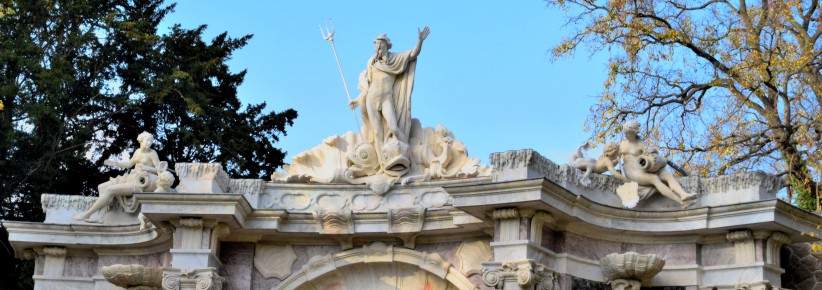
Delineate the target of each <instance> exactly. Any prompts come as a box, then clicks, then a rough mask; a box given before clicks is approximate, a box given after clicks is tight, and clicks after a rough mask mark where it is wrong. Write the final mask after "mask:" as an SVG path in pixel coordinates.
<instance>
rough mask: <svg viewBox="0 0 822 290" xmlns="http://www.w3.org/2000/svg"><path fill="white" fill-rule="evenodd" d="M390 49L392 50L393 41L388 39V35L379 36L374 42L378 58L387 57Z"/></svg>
mask: <svg viewBox="0 0 822 290" xmlns="http://www.w3.org/2000/svg"><path fill="white" fill-rule="evenodd" d="M389 49H391V39H390V38H388V35H386V34H385V33H383V34H380V35H379V36H377V39H375V40H374V50H375V51H376V53H377V58H382V57H383V56H385V55H387V54H388V50H389Z"/></svg>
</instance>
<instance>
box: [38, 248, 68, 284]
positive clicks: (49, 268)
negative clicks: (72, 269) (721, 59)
mask: <svg viewBox="0 0 822 290" xmlns="http://www.w3.org/2000/svg"><path fill="white" fill-rule="evenodd" d="M41 253H42V254H43V256H45V257H44V259H43V276H45V277H62V276H63V269H64V268H65V265H66V248H63V247H43V249H42V250H41Z"/></svg>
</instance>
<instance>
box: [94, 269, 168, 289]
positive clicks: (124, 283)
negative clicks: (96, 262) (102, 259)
mask: <svg viewBox="0 0 822 290" xmlns="http://www.w3.org/2000/svg"><path fill="white" fill-rule="evenodd" d="M100 272H102V273H103V277H104V278H106V280H107V281H108V282H110V283H111V284H114V285H117V286H120V287H123V288H126V289H129V290H156V289H160V287H162V283H163V269H161V268H156V267H145V266H142V265H120V264H115V265H110V266H104V267H103V268H101V269H100Z"/></svg>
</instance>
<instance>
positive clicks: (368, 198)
mask: <svg viewBox="0 0 822 290" xmlns="http://www.w3.org/2000/svg"><path fill="white" fill-rule="evenodd" d="M429 33H430V30H429V29H428V28H427V27H426V28H423V29H420V30H419V37H418V43H417V45H416V47H415V48H413V49H411V50H410V51H407V52H404V53H396V54H395V53H392V52H390V51H389V49H390V48H391V41H390V39H389V38H388V37H387V36H386V35H384V34H383V35H380V36H379V37H377V39H376V40H375V41H374V46H375V50H376V52H375V55H374V56H373V57H371V58H370V59H369V61H368V63H367V65H366V69H365V70H364V71H363V73H362V74H361V76H360V95H359V96H358V97H357V98H355V99H354V100H352V101H351V102H350V104H349V105H350V106H351V108H352V109H357V108H359V110H360V113H361V114H360V115H361V117H362V127H361V128H360V130H359V131H358V132H347V133H344V134H341V135H335V136H331V137H328V138H326V139H325V140H324V141H323V142H322V143H321V144H319V145H317V146H315V147H314V148H311V149H309V150H307V151H305V152H302V153H300V154H297V155H296V156H295V157H294V158H293V161H292V164H291V165H289V166H286V167H285V168H284V170H283V171H280V172H276V173H275V174H273V176H272V177H271V180H263V179H254V178H252V179H245V178H231V177H230V176H229V175H228V174H227V173H226V172H225V171H224V167H223V165H222V164H219V163H186V162H177V163H176V164H174V171H171V170H170V169H169V168H168V167H169V166H168V164H167V163H166V162H165V161H161V160H160V158H159V155H158V153H157V152H156V151H155V150H153V149H152V143H153V142H154V141H155V140H154V137H153V136H152V135H151V134H149V133H146V132H143V133H141V134H139V136H137V139H136V140H137V142H138V143H139V147H138V148H136V150H135V151H134V153H133V154H132V155H131V156H130V158H128V159H127V160H121V161H114V160H107V161H105V165H107V166H111V167H114V168H119V169H124V170H127V171H126V172H125V173H124V174H122V175H121V176H118V177H115V178H112V179H111V180H109V181H107V182H105V183H102V184H100V185H99V187H98V190H99V194H100V196H99V197H98V198H96V199H95V198H93V197H86V196H77V195H57V194H43V195H42V200H41V204H42V205H43V209H44V211H45V213H46V219H45V221H44V222H42V223H33V222H16V221H3V224H4V225H5V226H6V228H7V229H8V232H9V241H10V242H11V243H12V246H13V247H14V249H15V254H16V256H17V257H20V258H25V259H35V264H36V266H35V275H33V279H34V281H35V289H114V288H116V287H121V288H125V289H129V290H155V289H163V290H195V289H197V290H220V289H224V288H223V287H226V288H227V289H253V290H269V289H270V290H320V289H321V290H330V289H368V290H389V289H429V290H454V289H459V290H477V289H484V290H489V289H505V290H557V289H609V288H610V289H613V290H639V289H643V287H670V288H666V289H718V290H738V289H751V290H766V289H784V288H781V287H782V285H784V284H783V282H782V280H780V279H784V278H780V277H781V276H780V275H781V274H783V273H784V272H787V271H790V269H791V267H796V266H797V265H799V266H800V267H806V268H807V267H808V266H807V263H805V262H804V260H806V259H802V260H803V261H802V262H801V263H800V262H793V264H787V265H783V260H784V259H782V258H781V257H780V255H781V250H782V249H784V248H783V245H789V244H791V243H794V242H808V241H818V240H819V238H818V237H820V236H822V229H820V228H819V226H818V225H819V224H822V217H821V216H819V215H816V214H813V213H809V212H805V211H802V210H799V209H796V208H794V207H792V206H791V205H790V204H788V203H786V202H784V201H781V200H779V199H777V198H776V193H777V192H778V191H779V190H780V188H782V186H783V182H782V179H781V178H780V177H778V176H772V175H767V174H764V173H761V172H753V173H737V174H733V175H728V176H718V177H708V178H705V177H697V176H688V177H683V178H677V177H675V176H674V175H673V174H672V173H671V172H669V171H667V170H666V167H667V166H668V161H667V160H666V159H665V158H663V157H662V156H661V155H660V153H659V149H658V148H657V147H656V146H653V145H652V144H647V140H643V139H642V138H640V134H639V133H640V126H639V123H638V122H636V121H628V122H626V123H625V124H624V125H623V133H624V136H623V138H622V140H620V141H619V142H615V143H607V144H605V146H604V148H603V153H602V154H601V155H600V156H599V157H598V158H596V159H588V158H585V152H586V150H588V149H590V148H591V147H592V144H591V143H586V144H584V145H582V146H580V147H579V149H578V150H577V152H576V154H574V155H573V157H572V160H571V162H570V164H567V165H558V164H556V163H553V162H551V161H550V160H548V159H546V158H544V157H542V156H541V155H539V154H538V153H537V152H535V151H533V150H529V149H526V150H511V151H505V152H498V153H493V154H491V156H490V158H489V159H490V163H491V165H490V167H484V166H481V165H480V163H479V160H478V159H476V158H472V157H470V156H469V155H468V152H467V150H466V147H465V145H464V144H463V143H462V142H460V141H459V140H457V139H456V137H455V136H454V134H453V133H452V132H451V131H449V130H448V129H447V128H445V127H443V126H435V127H433V128H427V127H423V126H422V124H421V122H420V121H419V120H417V119H414V118H412V116H411V112H410V107H411V106H410V104H411V94H412V89H413V85H414V70H415V66H416V63H417V58H418V56H419V53H420V50H421V47H422V43H423V41H424V40H425V39H426V38H427V36H428V35H429ZM592 173H594V174H592ZM603 173H610V175H605V174H603ZM175 175H176V178H178V179H179V184H178V185H177V186H176V188H175V189H172V188H171V186H172V185H173V184H174V183H175ZM680 180H681V181H682V184H680ZM362 185H365V186H362ZM683 185H684V186H683ZM685 189H687V190H685ZM176 192H180V193H176ZM656 192H659V193H660V195H661V196H662V197H664V198H662V197H660V195H655V194H654V193H656ZM643 200H644V201H643ZM670 200H672V201H673V202H672V201H670ZM640 201H643V203H642V205H638V203H639V202H640ZM692 202H695V203H694V204H695V206H694V207H697V206H698V207H700V208H697V209H687V210H683V209H682V208H680V207H688V206H690V205H692ZM117 205H119V207H118V206H117ZM621 207H624V208H621ZM783 268H784V269H783ZM797 289H802V288H797ZM808 289H810V288H808ZM813 289H816V288H813Z"/></svg>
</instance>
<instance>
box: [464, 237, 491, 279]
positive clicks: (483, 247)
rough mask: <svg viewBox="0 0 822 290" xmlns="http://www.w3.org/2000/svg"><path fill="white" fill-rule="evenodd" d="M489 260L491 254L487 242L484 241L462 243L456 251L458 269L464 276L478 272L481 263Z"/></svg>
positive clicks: (480, 268)
mask: <svg viewBox="0 0 822 290" xmlns="http://www.w3.org/2000/svg"><path fill="white" fill-rule="evenodd" d="M491 258H493V253H492V252H491V247H490V246H489V245H488V241H485V240H475V241H469V242H462V243H461V244H460V247H459V249H457V259H458V261H459V269H460V272H462V273H463V274H465V275H466V276H467V275H471V274H475V273H478V272H480V271H481V270H482V263H483V262H488V261H490V260H491Z"/></svg>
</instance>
